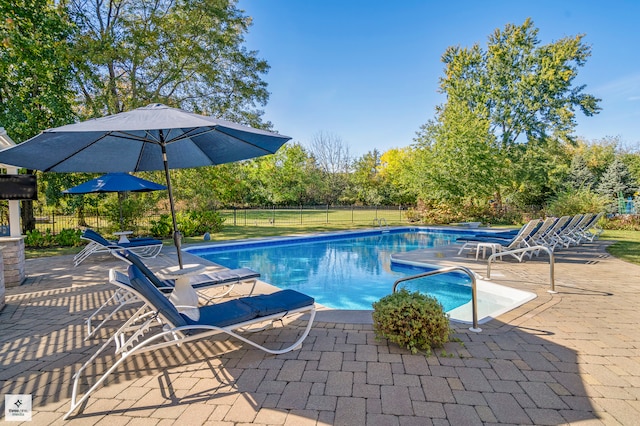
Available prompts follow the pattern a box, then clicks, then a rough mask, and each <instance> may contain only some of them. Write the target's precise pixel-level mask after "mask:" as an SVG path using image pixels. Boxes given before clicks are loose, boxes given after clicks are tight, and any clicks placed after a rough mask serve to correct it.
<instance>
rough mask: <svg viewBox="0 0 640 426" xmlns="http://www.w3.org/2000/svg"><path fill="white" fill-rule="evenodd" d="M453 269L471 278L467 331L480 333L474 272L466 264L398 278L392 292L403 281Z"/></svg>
mask: <svg viewBox="0 0 640 426" xmlns="http://www.w3.org/2000/svg"><path fill="white" fill-rule="evenodd" d="M453 271H461V272H464V273H465V274H467V275H468V276H469V278H471V308H472V309H471V310H472V316H473V325H472V326H471V327H469V331H473V332H474V333H480V332H481V331H482V329H481V328H480V327H479V326H478V295H477V289H476V274H475V272H473V271H472V270H471V269H469V268H467V267H466V266H461V265H456V266H450V267H448V268H442V269H436V270H435V271H428V272H423V273H422V274H418V275H412V276H410V277H404V278H400V279H399V280H397V281H396V282H395V283H393V292H394V293H395V292H396V290H397V288H398V285H400V284H401V283H403V282H406V281H411V280H416V279H419V278H424V277H429V276H432V275H440V274H446V273H448V272H453Z"/></svg>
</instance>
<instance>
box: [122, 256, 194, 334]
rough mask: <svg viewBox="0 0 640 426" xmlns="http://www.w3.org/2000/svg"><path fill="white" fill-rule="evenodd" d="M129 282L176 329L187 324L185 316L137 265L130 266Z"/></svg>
mask: <svg viewBox="0 0 640 426" xmlns="http://www.w3.org/2000/svg"><path fill="white" fill-rule="evenodd" d="M128 272H129V281H130V282H131V287H133V288H134V289H135V290H136V291H137V292H138V293H140V294H141V295H142V296H143V297H144V298H145V299H147V300H148V301H149V302H150V303H151V304H152V305H153V306H154V307H155V308H156V309H157V310H158V312H160V313H161V314H162V315H164V317H165V318H166V319H167V320H168V321H169V322H171V323H172V324H173V325H174V326H176V327H181V326H183V325H186V324H187V321H186V320H185V318H186V317H185V316H184V315H182V314H181V313H180V312H178V310H177V309H176V307H175V306H174V305H173V303H171V301H170V300H169V299H167V298H166V297H165V296H164V295H163V294H162V293H161V292H160V290H158V289H157V288H156V286H155V285H154V284H153V283H151V281H149V279H148V278H147V277H146V276H145V274H144V273H143V272H142V271H141V270H140V268H138V267H137V266H136V265H130V266H129V270H128Z"/></svg>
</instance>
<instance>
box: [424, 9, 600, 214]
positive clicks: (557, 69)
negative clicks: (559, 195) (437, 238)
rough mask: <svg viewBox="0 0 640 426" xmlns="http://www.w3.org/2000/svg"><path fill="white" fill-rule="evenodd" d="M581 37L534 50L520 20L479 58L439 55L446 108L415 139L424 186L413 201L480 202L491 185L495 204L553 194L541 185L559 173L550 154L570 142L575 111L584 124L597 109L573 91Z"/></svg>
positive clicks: (456, 51) (533, 38) (582, 50)
mask: <svg viewBox="0 0 640 426" xmlns="http://www.w3.org/2000/svg"><path fill="white" fill-rule="evenodd" d="M583 38H584V35H578V36H575V37H565V38H562V39H560V40H558V41H556V42H553V43H550V44H546V45H541V43H540V40H539V39H538V30H537V29H536V28H534V26H533V22H532V21H531V20H530V19H527V20H526V21H525V22H524V23H523V24H522V25H520V26H516V25H512V24H509V25H506V27H505V29H504V30H500V29H497V30H495V32H494V33H493V34H492V35H491V36H490V37H489V41H488V45H487V49H486V50H483V49H482V48H481V47H480V46H479V45H478V44H476V45H474V46H472V47H471V48H461V47H449V48H447V50H446V51H445V53H444V54H443V56H442V61H443V63H444V64H445V71H444V76H443V77H442V78H441V79H440V90H441V92H442V93H444V94H445V95H446V96H447V100H446V103H445V104H444V105H442V106H439V107H438V108H437V109H436V118H435V120H434V121H431V122H429V123H427V124H426V125H425V126H423V128H422V129H421V132H420V133H419V135H418V138H417V140H416V141H417V146H418V147H419V148H420V149H421V155H422V158H421V159H420V161H422V166H420V167H419V168H418V170H419V171H420V172H422V173H424V174H421V175H420V179H422V180H423V181H424V180H426V179H425V178H429V179H431V180H432V183H430V184H425V185H426V186H425V187H423V188H422V192H421V193H422V194H425V190H427V191H428V194H430V196H432V197H433V196H435V197H439V198H440V199H447V198H448V199H450V200H460V197H462V196H463V195H464V194H468V195H470V196H479V197H481V196H486V195H487V193H488V189H489V186H490V185H493V191H492V192H493V194H494V200H496V202H497V205H500V204H501V203H502V198H503V196H502V192H503V191H504V190H508V191H510V192H512V193H513V194H514V195H515V196H516V197H515V198H520V199H522V200H523V201H524V199H525V198H527V199H528V200H527V202H532V201H535V202H536V203H539V202H541V201H543V200H544V199H545V198H546V197H548V196H549V195H551V194H553V192H554V188H553V187H552V186H550V185H549V182H550V180H551V182H554V181H555V182H559V179H558V178H557V177H558V176H560V175H562V173H564V172H566V170H565V168H566V166H565V165H564V164H563V163H562V162H561V161H558V160H559V157H558V155H557V154H558V153H560V152H562V151H563V149H562V145H563V144H565V143H573V141H574V136H573V134H572V133H573V130H574V128H575V126H576V122H575V110H576V109H579V110H581V111H582V113H584V114H585V115H587V116H590V115H593V114H596V113H597V112H598V111H599V109H600V108H599V107H598V101H599V99H596V98H595V97H593V96H592V95H589V94H585V93H583V91H584V88H585V86H582V85H581V86H574V80H575V77H576V76H577V72H578V68H579V67H581V66H583V65H584V64H585V62H586V59H587V58H588V57H589V56H590V53H591V52H590V47H589V46H587V45H586V44H584V42H583ZM461 123H464V124H461ZM469 145H471V146H469ZM465 146H467V147H465ZM532 195H533V197H531V196H532Z"/></svg>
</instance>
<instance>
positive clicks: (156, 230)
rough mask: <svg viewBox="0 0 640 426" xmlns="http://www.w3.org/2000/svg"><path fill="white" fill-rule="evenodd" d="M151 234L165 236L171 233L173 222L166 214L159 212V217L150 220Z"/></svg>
mask: <svg viewBox="0 0 640 426" xmlns="http://www.w3.org/2000/svg"><path fill="white" fill-rule="evenodd" d="M150 231H151V235H153V236H154V237H160V238H166V237H171V236H172V235H173V222H172V220H171V216H170V215H168V214H161V215H160V219H158V220H152V221H151V229H150Z"/></svg>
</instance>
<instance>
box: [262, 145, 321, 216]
mask: <svg viewBox="0 0 640 426" xmlns="http://www.w3.org/2000/svg"><path fill="white" fill-rule="evenodd" d="M260 167H261V173H260V176H261V182H262V185H263V186H264V187H265V190H266V192H267V193H268V194H270V196H269V198H270V199H269V201H270V202H272V203H274V204H279V205H285V206H293V205H298V206H299V205H302V204H306V203H307V202H309V201H310V200H311V199H312V197H313V194H312V193H311V191H310V188H312V187H313V181H314V180H318V175H319V173H318V170H317V169H316V168H315V164H314V163H313V160H312V158H311V157H310V156H309V154H308V153H307V151H306V150H305V149H304V147H302V145H300V144H298V143H294V144H291V145H289V144H287V145H285V146H283V147H282V148H280V149H279V150H278V152H276V153H275V154H274V155H270V156H267V157H265V158H264V160H263V161H261V162H260Z"/></svg>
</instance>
